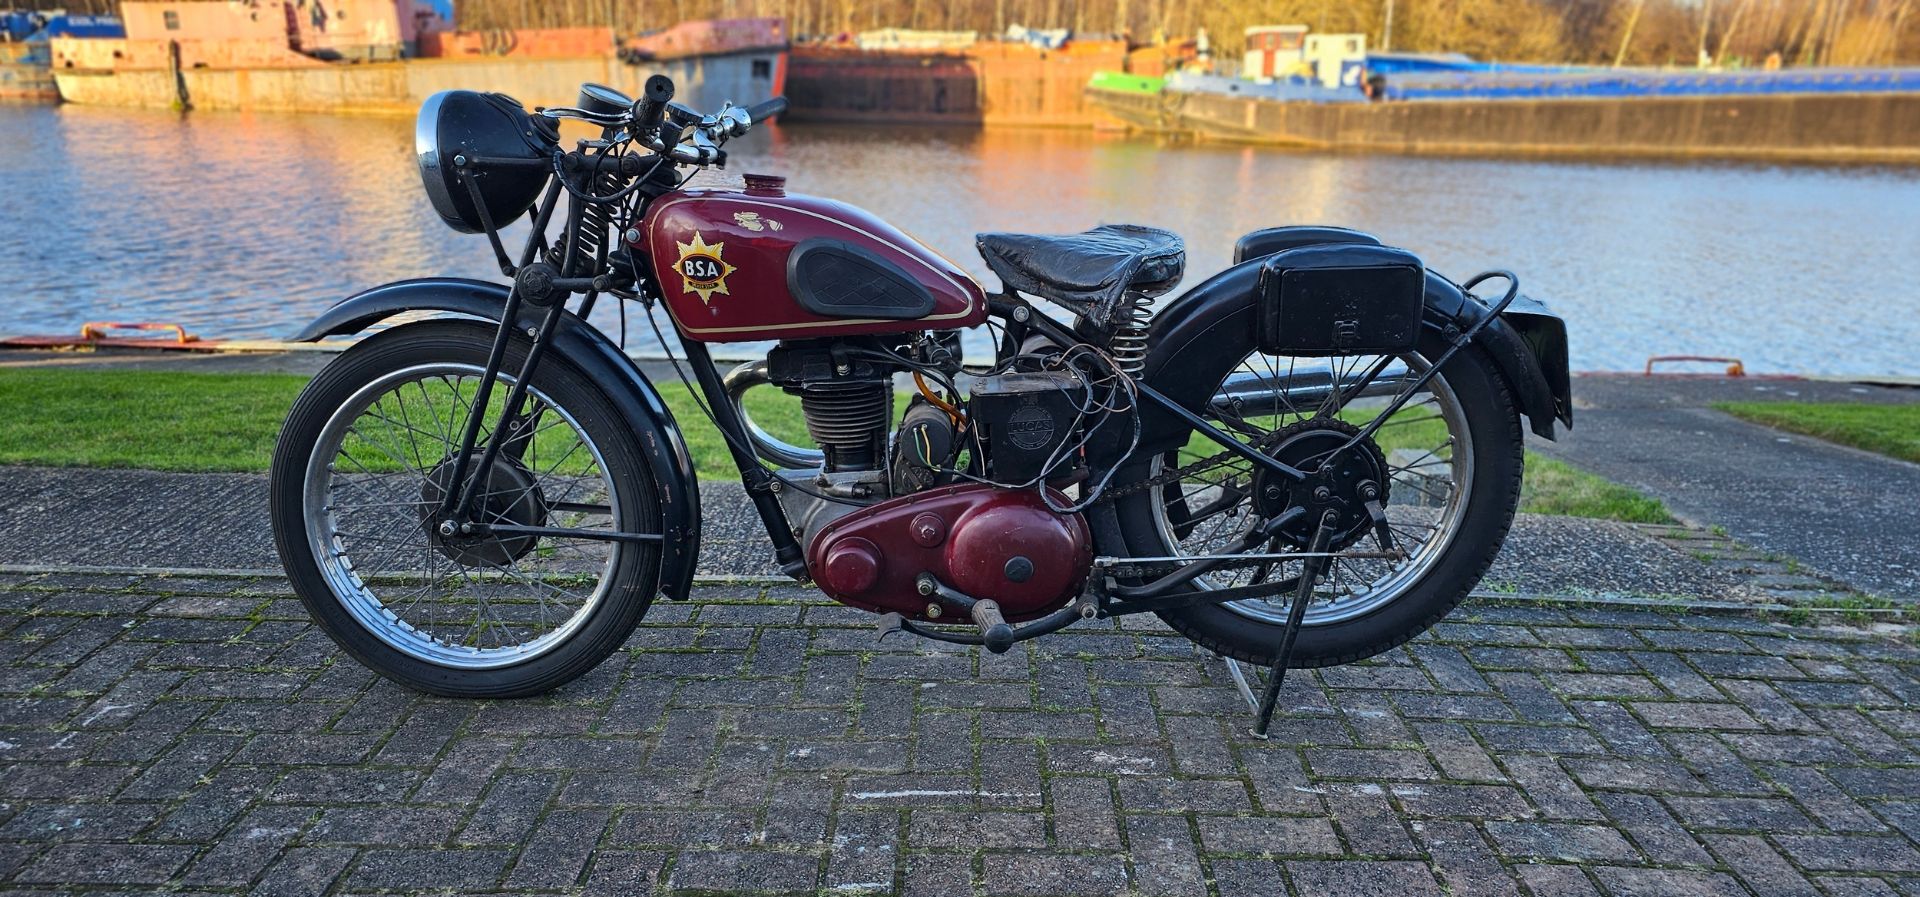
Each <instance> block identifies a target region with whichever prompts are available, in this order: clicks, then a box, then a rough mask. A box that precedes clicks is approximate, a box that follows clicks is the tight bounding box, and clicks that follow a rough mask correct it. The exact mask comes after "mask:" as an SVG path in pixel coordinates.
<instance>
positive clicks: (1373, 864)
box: [0, 575, 1920, 897]
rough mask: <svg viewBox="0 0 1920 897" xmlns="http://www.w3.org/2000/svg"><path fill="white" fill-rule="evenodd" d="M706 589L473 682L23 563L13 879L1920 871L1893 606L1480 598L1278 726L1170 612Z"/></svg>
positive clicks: (8, 730) (8, 637) (1300, 692)
mask: <svg viewBox="0 0 1920 897" xmlns="http://www.w3.org/2000/svg"><path fill="white" fill-rule="evenodd" d="M799 594H801V595H802V596H803V597H804V593H799ZM705 595H706V597H707V598H708V599H709V600H707V601H704V602H702V603H696V604H688V605H665V604H663V605H661V606H659V607H656V608H655V610H654V612H653V614H652V615H651V617H650V618H649V620H648V621H647V625H646V626H645V627H644V628H643V629H642V630H641V631H639V632H638V633H636V635H635V637H634V639H633V641H632V642H631V644H630V645H629V647H628V650H627V651H625V652H623V653H621V654H619V655H616V656H615V657H614V658H613V659H611V660H610V661H609V662H608V663H606V664H605V665H604V666H603V667H602V668H601V669H599V670H598V671H597V672H596V673H595V674H594V675H592V676H590V677H589V678H588V679H586V680H584V681H582V682H580V683H577V684H576V685H575V686H573V687H571V688H569V689H566V690H565V691H563V692H562V693H560V694H557V695H554V696H552V697H550V698H547V699H541V700H534V701H523V702H513V703H476V702H455V701H447V700H439V699H431V698H423V697H420V696H417V695H414V694H412V693H409V692H406V691H403V690H401V689H399V688H396V687H394V686H391V685H388V684H386V683H384V682H382V681H379V680H377V679H376V678H375V677H373V676H372V675H370V674H368V673H367V672H365V671H364V670H362V669H361V668H360V667H358V666H357V665H355V664H353V663H352V662H351V661H347V660H345V659H344V658H342V657H341V656H340V655H339V654H338V653H337V652H336V651H335V650H334V649H333V647H332V646H331V645H330V644H329V643H328V642H327V641H326V640H325V639H324V638H322V637H320V636H319V635H318V634H317V633H316V632H314V631H313V630H312V629H311V628H310V627H309V626H307V624H306V623H305V616H304V614H303V613H302V611H301V609H300V607H299V606H298V605H297V603H295V602H293V601H292V600H291V599H289V598H288V597H287V596H286V594H285V592H284V589H283V587H282V586H281V585H280V584H278V583H275V582H272V581H247V580H229V579H203V580H197V581H190V580H182V579H177V578H175V579H166V578H158V577H148V578H138V577H117V578H111V577H101V576H84V577H74V576H68V577H58V576H56V577H29V576H17V575H16V576H10V577H0V633H4V635H0V763H4V768H0V801H4V803H3V804H0V881H4V882H5V884H4V885H0V893H6V894H13V893H29V892H65V893H73V892H88V893H91V892H95V891H101V892H111V893H116V894H117V893H149V892H167V893H183V894H191V893H228V894H231V893H248V892H252V893H259V894H289V895H295V894H322V893H365V892H377V891H382V890H417V889H420V888H423V887H438V888H444V889H448V890H454V891H461V892H504V893H513V894H523V893H524V894H536V893H537V894H571V893H581V892H586V893H595V894H601V893H609V894H610V893H622V894H625V893H646V892H647V891H649V890H652V891H654V892H667V891H671V892H673V893H676V894H677V893H736V892H740V891H769V892H782V893H833V894H853V893H905V894H915V895H955V894H962V895H964V894H970V893H971V894H1022V895H1041V894H1110V893H1118V892H1127V891H1129V890H1131V891H1134V892H1138V893H1143V894H1183V895H1184V894H1196V895H1197V894H1218V895H1221V897H1228V895H1263V897H1265V895H1281V894H1296V895H1316V897H1318V895H1332V894H1388V895H1393V897H1414V895H1423V894H1437V893H1445V892H1447V891H1449V890H1450V891H1451V892H1452V893H1454V894H1496V895H1498V894H1532V895H1535V897H1547V895H1590V894H1613V895H1691V894H1708V895H1722V894H1729V895H1731V894H1749V893H1751V894H1758V895H1769V897H1771V895H1797V894H1825V895H1828V897H1842V895H1845V897H1866V895H1885V894H1909V895H1914V894H1920V849H1916V840H1915V839H1916V838H1920V756H1917V755H1916V751H1917V750H1920V711H1916V710H1915V709H1914V708H1913V707H1911V706H1910V704H1911V702H1915V701H1920V678H1916V677H1917V676H1920V651H1916V650H1915V649H1914V648H1912V647H1909V646H1908V645H1906V644H1903V643H1901V642H1899V641H1896V640H1894V639H1893V638H1890V637H1888V636H1885V635H1879V636H1875V635H1868V634H1864V633H1860V632H1842V631H1815V630H1808V629H1793V628H1787V627H1784V626H1779V625H1775V624H1771V623H1767V622H1763V621H1758V620H1754V619H1748V618H1738V617H1708V616H1664V615H1655V614H1650V613H1637V612H1620V611H1591V610H1562V609H1551V608H1539V607H1527V608H1500V607H1485V608H1479V609H1476V610H1473V611H1470V612H1463V613H1461V614H1459V615H1457V616H1456V617H1455V618H1454V620H1452V621H1451V622H1448V623H1446V624H1443V625H1442V626H1440V627H1439V628H1438V629H1436V630H1435V632H1433V633H1432V634H1430V635H1429V636H1427V637H1424V638H1422V639H1420V640H1419V641H1418V642H1416V643H1415V644H1414V645H1413V646H1411V647H1410V648H1409V649H1407V650H1402V651H1396V652H1393V653H1392V654H1390V655H1387V656H1385V657H1382V658H1380V659H1379V660H1378V661H1376V662H1372V663H1368V664H1364V665H1358V666H1351V667H1344V668H1339V669H1332V670H1327V671H1323V672H1321V673H1319V674H1317V675H1303V676H1299V677H1297V678H1296V679H1294V680H1291V681H1293V682H1294V686H1293V687H1291V688H1290V691H1289V693H1288V694H1287V695H1286V696H1285V698H1284V700H1283V705H1284V708H1285V710H1284V713H1285V716H1284V718H1283V720H1282V721H1281V722H1279V724H1278V725H1277V727H1276V738H1275V739H1274V740H1273V741H1271V742H1266V743H1262V742H1258V741H1254V740H1252V739H1250V738H1248V737H1246V736H1245V735H1243V734H1241V733H1242V732H1243V731H1244V729H1245V724H1246V710H1245V707H1244V705H1242V704H1241V703H1240V699H1239V697H1238V696H1237V694H1236V693H1235V692H1234V691H1233V690H1232V689H1231V687H1230V686H1228V685H1226V684H1225V682H1224V675H1223V669H1222V667H1221V665H1220V664H1219V663H1218V662H1208V661H1205V660H1203V659H1200V658H1198V657H1196V656H1195V655H1194V653H1193V652H1192V650H1191V649H1190V648H1189V647H1188V646H1187V644H1186V643H1185V642H1183V641H1181V640H1179V639H1178V638H1175V637H1171V636H1170V635H1168V634H1167V633H1166V632H1164V631H1161V630H1158V629H1156V628H1152V627H1149V626H1144V625H1143V626H1142V627H1141V628H1139V629H1129V630H1121V629H1116V628H1112V627H1104V628H1102V627H1088V628H1086V629H1081V628H1079V627H1076V628H1074V629H1070V630H1068V631H1067V632H1065V633H1062V634H1060V635H1057V636H1054V637H1051V638H1049V639H1043V640H1041V641H1039V642H1037V643H1030V645H1029V646H1024V647H1021V648H1019V649H1016V650H1015V651H1014V652H1013V653H1011V654H1009V655H1006V656H1004V657H991V656H980V655H976V654H974V653H972V652H956V651H944V650H938V649H933V648H929V647H928V646H926V645H924V644H922V643H916V642H910V641H905V640H898V641H890V642H889V643H888V644H886V645H884V646H876V645H875V643H874V641H873V636H872V634H871V629H870V621H869V618H867V617H865V616H864V615H860V614H856V613H853V612H849V611H844V610H841V609H839V608H835V607H833V606H829V605H821V604H805V605H802V604H751V603H743V602H742V601H740V600H739V599H751V598H752V597H753V595H752V593H751V592H750V591H747V590H745V589H741V588H731V589H721V590H709V591H707V592H706V593H705ZM726 599H735V600H734V601H728V600H726Z"/></svg>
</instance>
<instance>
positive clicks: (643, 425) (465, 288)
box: [292, 277, 700, 600]
mask: <svg viewBox="0 0 1920 897" xmlns="http://www.w3.org/2000/svg"><path fill="white" fill-rule="evenodd" d="M506 303H507V287H505V286H503V285H501V284H495V283H488V282H486V281H484V280H468V279H465V278H456V277H433V278H424V279H420V280H402V281H399V282H397V283H390V284H386V285H384V286H378V287H374V288H373V289H370V290H367V291H366V292H364V293H360V294H358V295H356V296H352V297H349V298H347V299H345V300H342V301H341V302H340V303H339V304H337V305H335V306H333V307H332V308H329V309H327V310H326V311H325V312H324V313H322V314H321V315H320V317H318V318H316V319H314V321H313V323H311V324H308V325H307V326H306V328H305V329H303V330H301V331H300V332H299V333H297V334H295V335H294V336H293V338H292V340H293V342H301V343H310V342H315V341H318V340H321V339H324V338H326V337H329V336H338V335H341V334H348V333H358V332H360V331H362V330H365V329H366V328H367V327H369V326H371V325H373V324H375V323H377V322H379V321H383V320H385V319H387V318H390V317H393V316H394V315H398V314H401V313H405V312H447V313H452V314H459V315H465V316H468V317H473V318H481V319H484V320H487V321H493V322H496V323H497V322H498V321H499V320H500V317H501V314H502V313H503V312H504V311H505V309H506ZM516 326H518V327H520V328H521V329H523V330H524V329H531V328H536V327H538V326H540V320H539V319H538V318H534V317H529V316H527V315H525V313H524V312H523V313H522V315H521V316H520V319H519V320H518V321H517V322H516ZM553 351H555V352H559V353H561V354H562V355H564V356H565V357H566V358H567V360H568V361H570V362H572V363H574V364H577V365H579V366H580V368H581V369H582V370H584V371H585V372H586V373H587V375H588V376H590V377H592V378H593V380H594V382H595V383H598V384H599V385H600V386H601V387H602V388H603V389H605V390H606V392H607V395H608V396H609V397H611V398H612V399H613V401H614V403H615V405H616V406H617V407H618V408H619V410H620V413H621V416H622V417H623V418H624V419H625V420H626V422H627V426H628V427H630V428H631V429H632V430H633V432H634V434H635V435H637V436H638V437H639V438H640V448H641V451H642V453H643V454H644V455H645V456H646V459H647V464H648V467H649V468H650V469H651V470H652V471H653V472H654V478H653V480H654V488H655V490H656V494H657V495H658V496H659V500H660V510H661V513H662V521H661V526H662V530H661V532H663V533H664V534H665V535H666V539H665V542H664V545H663V550H662V552H661V555H660V591H661V592H663V593H665V594H666V595H667V597H669V598H677V599H682V600H684V599H686V598H687V597H688V595H689V593H690V592H691V590H692V587H693V572H694V566H695V564H696V562H697V561H698V559H699V555H700V490H699V488H698V485H697V483H698V480H697V476H696V474H695V472H694V469H693V456H692V455H691V454H689V453H688V451H687V443H686V440H685V439H684V438H683V437H682V436H681V435H680V427H679V425H678V424H676V423H675V422H674V419H673V413H672V412H671V411H669V410H668V409H667V404H666V402H664V401H662V400H661V399H660V393H659V392H658V391H657V390H655V389H654V388H653V384H652V383H650V382H648V380H647V378H646V375H645V374H642V373H641V372H640V369H639V367H637V366H635V365H634V363H633V359H631V358H628V357H627V355H626V353H624V352H622V351H620V349H619V347H617V346H615V345H614V344H613V341H612V340H609V339H607V336H606V334H604V333H601V332H600V331H599V330H597V329H595V328H594V327H593V325H591V324H588V323H587V322H585V321H583V320H581V319H579V318H577V317H575V316H573V315H571V314H567V315H563V316H561V319H560V331H559V332H558V333H556V334H554V337H553Z"/></svg>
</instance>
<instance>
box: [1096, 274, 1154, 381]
mask: <svg viewBox="0 0 1920 897" xmlns="http://www.w3.org/2000/svg"><path fill="white" fill-rule="evenodd" d="M1152 324H1153V300H1152V299H1151V298H1149V297H1147V296H1146V295H1144V294H1141V293H1129V294H1127V298H1126V303H1125V304H1124V305H1122V306H1121V307H1120V308H1119V309H1116V314H1115V317H1114V327H1113V336H1112V338H1110V339H1108V340H1107V352H1108V354H1110V355H1112V356H1113V360H1114V363H1115V364H1116V365H1118V366H1119V368H1120V370H1121V371H1123V372H1125V373H1127V374H1138V373H1140V371H1141V370H1142V369H1144V368H1145V367H1146V365H1147V331H1148V329H1149V328H1150V327H1151V326H1152Z"/></svg>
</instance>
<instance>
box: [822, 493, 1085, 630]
mask: <svg viewBox="0 0 1920 897" xmlns="http://www.w3.org/2000/svg"><path fill="white" fill-rule="evenodd" d="M1054 499H1055V501H1057V502H1059V503H1062V504H1065V503H1066V502H1067V501H1068V499H1067V497H1066V496H1064V495H1060V494H1058V493H1055V494H1054ZM1092 564H1093V540H1092V538H1091V536H1090V535H1089V534H1088V530H1087V523H1086V521H1085V520H1083V519H1081V517H1080V515H1079V514H1061V513H1058V512H1056V511H1054V510H1053V509H1052V508H1049V507H1047V504H1046V502H1044V501H1042V500H1041V498H1040V496H1039V495H1037V494H1035V493H1034V492H1033V491H1032V490H1028V489H1003V488H1000V487H998V486H989V485H986V484H983V483H968V484H964V485H958V486H943V487H940V488H936V489H928V490H926V491H925V492H915V493H912V494H910V495H903V496H900V497H898V498H893V499H889V500H887V501H883V502H881V503H879V504H876V505H873V506H871V507H866V508H862V509H860V510H858V511H855V512H853V513H851V514H848V515H847V516H845V517H841V518H839V519H838V520H835V521H833V522H832V523H829V524H827V525H826V526H824V527H821V529H820V531H819V532H818V533H816V534H814V536H813V539H812V540H811V543H810V544H809V545H808V546H807V571H808V572H809V573H811V574H812V575H813V581H814V582H816V583H818V584H819V585H820V590H821V591H823V592H826V593H827V594H828V595H829V596H831V597H832V598H833V599H834V600H835V601H839V602H841V603H842V604H848V605H852V606H853V607H858V608H862V609H865V610H870V611H875V612H877V613H886V612H887V611H898V612H899V613H900V615H901V616H904V617H908V618H910V619H915V620H935V619H940V620H941V621H942V622H949V623H951V622H965V619H964V617H962V618H961V619H959V620H956V619H955V616H956V614H954V613H953V612H946V613H942V614H941V616H940V617H938V618H936V617H932V616H929V615H928V614H927V606H928V604H929V602H931V601H932V599H929V598H927V597H924V596H922V595H921V594H920V593H919V591H918V590H917V589H916V588H915V586H916V585H917V583H918V580H919V577H920V574H922V573H931V574H933V575H934V577H936V578H937V579H939V580H940V581H941V582H944V583H946V584H947V585H950V586H952V587H954V588H955V589H958V590H959V591H960V592H961V593H962V594H965V595H967V596H968V597H972V598H992V599H993V600H994V601H996V602H999V604H1000V610H1001V612H1002V613H1003V614H1005V615H1006V618H1007V619H1008V620H1011V621H1013V622H1016V623H1017V622H1020V621H1022V620H1031V619H1034V618H1036V617H1040V616H1044V615H1046V614H1048V613H1051V612H1053V611H1054V610H1057V609H1059V608H1061V607H1064V606H1066V603H1067V602H1068V601H1071V600H1073V598H1074V596H1076V595H1078V594H1080V587H1081V586H1082V585H1083V584H1085V583H1086V580H1087V571H1088V569H1089V568H1090V567H1091V566H1092Z"/></svg>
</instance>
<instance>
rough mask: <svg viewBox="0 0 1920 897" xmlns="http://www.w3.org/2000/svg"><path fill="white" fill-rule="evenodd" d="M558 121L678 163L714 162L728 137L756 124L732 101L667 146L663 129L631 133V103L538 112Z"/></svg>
mask: <svg viewBox="0 0 1920 897" xmlns="http://www.w3.org/2000/svg"><path fill="white" fill-rule="evenodd" d="M538 114H539V115H542V116H544V117H546V118H550V119H554V120H556V121H558V120H562V119H571V120H574V121H581V122H586V123H587V124H590V125H595V126H597V127H600V128H603V129H606V130H608V131H612V132H614V133H613V134H612V135H610V139H611V140H613V141H616V142H619V141H626V140H633V141H634V142H636V143H638V144H640V145H641V146H644V147H646V148H648V149H650V150H653V151H654V152H656V153H659V154H660V155H662V156H665V157H667V158H668V159H671V160H673V162H674V163H675V164H678V165H711V164H713V163H715V162H717V161H719V160H720V159H722V158H724V154H723V153H722V152H721V150H720V147H721V145H722V144H724V143H726V142H727V141H728V140H730V139H732V138H735V137H738V136H740V135H742V134H745V133H747V131H748V130H749V129H751V128H752V127H753V116H752V115H751V114H750V113H749V112H748V111H747V110H746V109H745V108H743V107H740V106H735V105H734V104H733V102H732V101H731V100H729V101H728V102H726V103H725V104H723V105H722V106H721V107H720V111H718V112H715V113H712V114H709V115H703V116H700V118H699V119H697V120H696V121H694V122H693V123H692V124H691V125H689V126H688V127H687V128H686V130H685V131H684V132H683V134H684V135H685V136H684V138H683V140H684V142H679V141H677V142H675V143H674V144H673V145H672V146H667V145H665V143H664V141H663V140H662V138H661V136H660V135H661V131H662V129H661V128H654V129H652V133H649V134H645V135H635V134H630V133H628V131H627V130H626V129H628V128H631V127H632V126H633V107H632V106H628V107H627V108H626V109H624V110H622V111H620V112H597V111H594V110H590V109H582V108H580V107H577V106H554V107H550V108H546V109H542V110H540V111H539V113H538Z"/></svg>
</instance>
